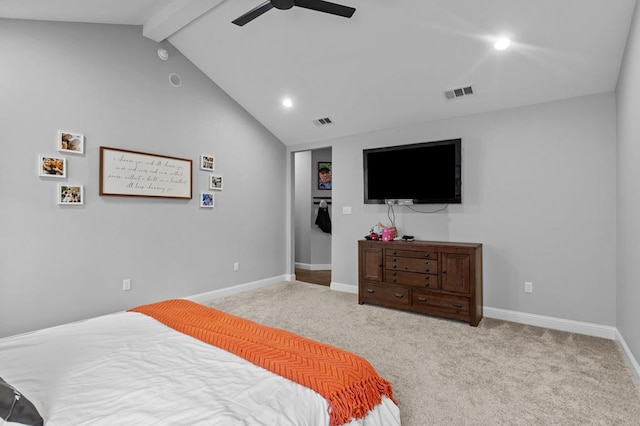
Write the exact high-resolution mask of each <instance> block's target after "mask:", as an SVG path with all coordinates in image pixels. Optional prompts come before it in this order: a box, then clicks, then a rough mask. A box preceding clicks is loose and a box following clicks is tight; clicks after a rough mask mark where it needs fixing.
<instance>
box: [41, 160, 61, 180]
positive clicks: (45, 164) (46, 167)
mask: <svg viewBox="0 0 640 426" xmlns="http://www.w3.org/2000/svg"><path fill="white" fill-rule="evenodd" d="M38 176H42V177H52V178H66V177H67V159H66V158H64V157H56V156H55V155H40V156H38Z"/></svg>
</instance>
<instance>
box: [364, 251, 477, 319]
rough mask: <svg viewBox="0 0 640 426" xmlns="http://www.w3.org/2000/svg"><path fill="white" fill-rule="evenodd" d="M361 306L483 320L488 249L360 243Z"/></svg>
mask: <svg viewBox="0 0 640 426" xmlns="http://www.w3.org/2000/svg"><path fill="white" fill-rule="evenodd" d="M358 303H360V304H363V303H370V304H375V305H381V306H387V307H391V308H396V309H404V310H408V311H413V312H418V313H423V314H428V315H435V316H439V317H445V318H451V319H457V320H461V321H466V322H468V323H469V324H471V325H473V326H477V325H478V323H479V322H480V320H481V319H482V244H476V243H450V242H438V241H410V242H408V241H389V242H382V241H366V240H362V241H358Z"/></svg>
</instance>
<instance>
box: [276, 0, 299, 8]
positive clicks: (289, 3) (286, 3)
mask: <svg viewBox="0 0 640 426" xmlns="http://www.w3.org/2000/svg"><path fill="white" fill-rule="evenodd" d="M271 4H272V5H273V7H275V8H276V9H280V10H286V9H291V8H292V7H293V6H294V0H271Z"/></svg>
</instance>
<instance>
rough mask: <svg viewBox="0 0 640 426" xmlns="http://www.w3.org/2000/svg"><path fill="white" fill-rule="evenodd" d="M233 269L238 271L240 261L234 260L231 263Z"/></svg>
mask: <svg viewBox="0 0 640 426" xmlns="http://www.w3.org/2000/svg"><path fill="white" fill-rule="evenodd" d="M233 270H234V271H239V270H240V263H238V262H236V263H234V264H233Z"/></svg>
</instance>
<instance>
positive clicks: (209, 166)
mask: <svg viewBox="0 0 640 426" xmlns="http://www.w3.org/2000/svg"><path fill="white" fill-rule="evenodd" d="M215 166H216V158H215V157H214V156H213V155H205V154H203V155H201V156H200V170H207V171H210V172H212V171H213V170H214V168H215Z"/></svg>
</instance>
